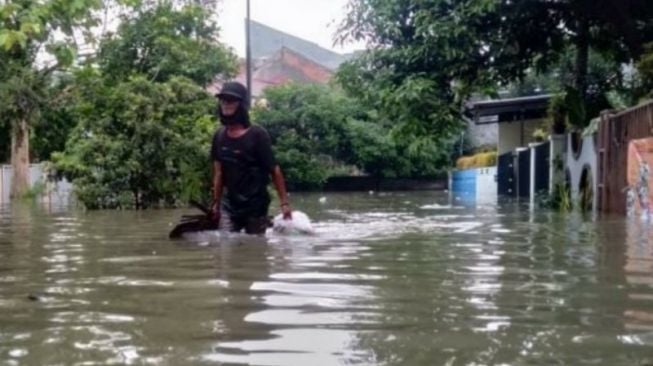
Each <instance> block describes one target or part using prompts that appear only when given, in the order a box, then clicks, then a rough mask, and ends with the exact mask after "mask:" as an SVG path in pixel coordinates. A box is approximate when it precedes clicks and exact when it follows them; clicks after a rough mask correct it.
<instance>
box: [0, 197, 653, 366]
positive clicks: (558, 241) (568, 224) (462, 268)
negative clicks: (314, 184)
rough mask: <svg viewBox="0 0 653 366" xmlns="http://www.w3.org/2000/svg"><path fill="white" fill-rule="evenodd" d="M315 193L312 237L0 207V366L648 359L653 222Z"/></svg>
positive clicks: (172, 217) (303, 200) (163, 218)
mask: <svg viewBox="0 0 653 366" xmlns="http://www.w3.org/2000/svg"><path fill="white" fill-rule="evenodd" d="M320 198H321V195H313V194H303V195H296V197H295V198H294V203H295V206H296V207H298V208H301V209H302V210H303V211H305V212H307V213H308V214H309V216H310V217H311V218H312V219H313V220H314V223H315V225H314V226H315V228H316V230H317V235H315V236H295V237H288V236H281V235H275V234H273V233H269V235H268V236H267V237H266V238H261V237H249V236H246V235H234V234H226V233H204V234H198V235H194V236H191V237H189V238H187V239H186V240H181V241H169V240H168V239H167V232H168V230H170V228H171V225H172V223H173V222H175V221H176V220H177V218H178V217H179V216H180V215H181V214H182V213H183V211H181V210H179V211H148V212H79V211H75V210H71V209H67V208H61V207H55V208H48V209H47V210H44V209H40V208H38V207H24V206H14V207H10V206H0V365H23V364H24V365H45V364H64V365H112V364H114V365H125V364H139V365H140V364H157V365H159V364H166V365H204V364H206V365H209V364H255V365H306V364H319V365H337V364H347V365H350V364H354V365H355V364H360V365H431V364H433V365H527V364H528V365H531V364H532V365H550V364H560V365H583V364H587V365H590V364H591V365H645V364H651V363H653V356H652V354H651V351H650V350H651V347H652V346H653V245H652V244H651V238H652V233H653V223H647V222H641V221H627V220H625V219H622V218H618V217H607V218H601V219H599V220H596V221H593V220H591V219H590V218H586V217H583V216H581V215H576V214H568V215H561V214H558V213H546V212H541V213H533V212H531V211H529V210H528V209H527V208H525V207H522V206H519V205H516V204H505V205H501V206H499V207H495V206H492V205H484V206H482V207H477V208H473V207H459V206H457V205H456V204H454V205H449V204H448V202H447V197H446V196H445V195H440V194H438V193H432V192H424V193H396V194H380V195H379V194H375V195H368V194H331V195H329V196H328V197H327V199H320Z"/></svg>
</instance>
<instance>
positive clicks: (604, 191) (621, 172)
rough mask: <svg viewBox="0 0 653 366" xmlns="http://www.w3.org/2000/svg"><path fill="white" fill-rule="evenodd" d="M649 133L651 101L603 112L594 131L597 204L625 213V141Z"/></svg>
mask: <svg viewBox="0 0 653 366" xmlns="http://www.w3.org/2000/svg"><path fill="white" fill-rule="evenodd" d="M651 136H653V101H651V102H649V103H647V104H644V105H641V106H637V107H634V108H630V109H627V110H625V111H622V112H619V113H616V114H615V113H613V112H609V111H608V112H604V113H603V114H601V123H600V125H599V133H598V148H599V149H598V150H599V164H598V169H599V170H598V177H599V184H598V198H599V199H598V206H599V207H598V208H599V211H601V212H604V213H618V214H625V213H626V187H627V186H628V181H627V169H628V166H627V163H628V144H629V143H630V141H632V140H635V139H641V138H646V137H651Z"/></svg>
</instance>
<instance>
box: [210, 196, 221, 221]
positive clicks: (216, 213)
mask: <svg viewBox="0 0 653 366" xmlns="http://www.w3.org/2000/svg"><path fill="white" fill-rule="evenodd" d="M211 219H212V220H213V221H215V223H216V224H217V223H219V222H220V202H219V201H215V202H213V204H212V205H211Z"/></svg>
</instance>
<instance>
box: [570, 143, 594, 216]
mask: <svg viewBox="0 0 653 366" xmlns="http://www.w3.org/2000/svg"><path fill="white" fill-rule="evenodd" d="M571 138H572V137H571V134H569V135H567V169H569V174H570V176H571V199H572V201H573V202H578V194H579V191H580V190H579V186H580V178H581V175H582V174H583V168H584V167H585V166H589V167H590V169H591V177H592V193H593V194H592V210H593V211H596V207H597V201H598V194H597V193H598V177H597V166H598V154H597V149H596V146H595V144H594V138H593V137H592V136H586V137H583V146H582V147H581V151H580V154H579V155H578V156H577V157H576V156H574V151H573V150H572V148H571Z"/></svg>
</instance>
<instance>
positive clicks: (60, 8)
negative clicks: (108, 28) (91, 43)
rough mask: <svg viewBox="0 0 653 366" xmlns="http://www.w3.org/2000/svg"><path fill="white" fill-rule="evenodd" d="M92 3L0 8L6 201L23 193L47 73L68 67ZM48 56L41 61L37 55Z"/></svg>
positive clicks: (21, 1)
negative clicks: (8, 177) (7, 142)
mask: <svg viewBox="0 0 653 366" xmlns="http://www.w3.org/2000/svg"><path fill="white" fill-rule="evenodd" d="M99 5H100V2H99V1H98V0H52V1H45V2H41V1H31V0H12V1H5V2H2V4H0V100H2V103H1V104H0V115H1V116H2V117H1V119H2V120H3V123H4V124H5V125H7V124H8V125H10V126H11V148H10V152H11V164H12V166H13V171H14V174H13V183H12V192H11V195H12V197H18V196H22V195H23V194H24V193H25V192H26V191H27V189H28V188H29V162H30V149H29V134H30V126H31V124H32V123H33V122H34V121H35V120H37V118H38V116H39V112H40V110H41V109H42V106H43V104H44V103H45V95H44V91H45V90H47V87H48V85H49V84H50V81H51V78H52V74H53V72H55V71H56V70H62V69H65V68H66V67H68V66H70V65H71V64H72V62H73V61H74V59H75V50H76V48H77V42H76V33H77V32H78V31H80V30H84V29H87V28H88V27H91V26H92V25H94V24H95V20H94V19H93V17H92V16H91V11H92V10H93V9H94V8H97V7H98V6H99ZM43 50H44V51H46V53H47V54H49V55H50V58H51V61H49V62H43V61H39V60H38V59H37V56H39V55H43V53H42V52H41V51H43Z"/></svg>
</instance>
